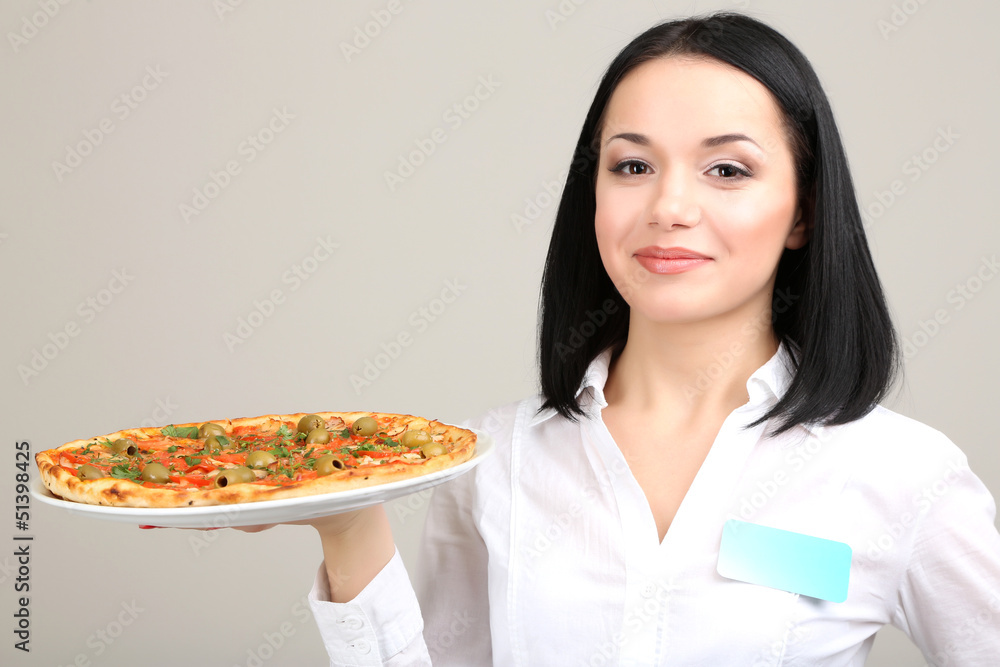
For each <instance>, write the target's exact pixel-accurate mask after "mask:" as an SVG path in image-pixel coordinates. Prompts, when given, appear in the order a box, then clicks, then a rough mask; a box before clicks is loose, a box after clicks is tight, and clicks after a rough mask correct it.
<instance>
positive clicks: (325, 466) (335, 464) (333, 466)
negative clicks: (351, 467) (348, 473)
mask: <svg viewBox="0 0 1000 667" xmlns="http://www.w3.org/2000/svg"><path fill="white" fill-rule="evenodd" d="M343 469H344V462H343V461H341V460H340V457H339V456H337V455H336V454H326V455H325V456H321V457H319V458H318V459H316V465H315V466H314V467H313V470H315V471H316V474H317V475H319V476H320V477H323V476H324V475H329V474H330V473H332V472H333V471H335V470H343Z"/></svg>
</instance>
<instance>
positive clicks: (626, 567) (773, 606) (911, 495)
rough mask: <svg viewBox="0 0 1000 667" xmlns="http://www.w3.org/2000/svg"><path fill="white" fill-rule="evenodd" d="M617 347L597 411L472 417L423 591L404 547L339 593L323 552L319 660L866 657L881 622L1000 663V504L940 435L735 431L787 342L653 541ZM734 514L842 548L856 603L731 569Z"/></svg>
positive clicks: (931, 643) (653, 661) (434, 528)
mask: <svg viewBox="0 0 1000 667" xmlns="http://www.w3.org/2000/svg"><path fill="white" fill-rule="evenodd" d="M609 358H610V356H609V354H608V353H605V354H604V355H602V356H601V357H599V358H598V359H596V360H595V361H594V362H593V364H591V366H590V368H589V369H588V371H587V374H586V377H585V378H584V381H583V383H582V385H581V389H580V396H579V397H580V399H581V405H582V407H583V408H584V409H585V411H586V412H587V415H588V417H587V418H583V419H581V420H579V421H578V422H575V423H574V422H571V421H569V420H567V419H564V418H562V417H560V416H559V415H558V414H557V413H555V412H554V411H552V410H546V411H542V412H541V413H539V412H538V408H539V405H540V402H541V401H540V398H539V397H537V396H536V397H533V398H530V399H526V400H524V401H522V402H520V403H516V404H512V405H509V406H506V407H503V408H499V409H496V410H494V411H492V412H490V413H488V414H487V415H485V416H483V417H481V418H480V419H478V420H475V421H472V422H470V424H469V425H470V426H472V427H475V428H480V429H484V430H486V431H488V432H489V433H491V434H492V435H493V437H494V438H495V440H496V444H497V446H496V451H495V452H494V454H493V456H491V457H489V458H487V459H486V460H485V461H483V463H482V464H480V465H479V466H478V467H477V468H476V469H475V470H474V471H473V472H471V473H468V474H466V475H464V476H462V477H460V478H458V479H456V480H454V481H452V482H449V483H447V484H445V485H443V486H440V487H438V488H437V490H436V492H435V494H434V497H433V500H432V503H431V507H430V510H429V512H428V519H427V526H426V529H425V533H424V539H423V543H422V549H421V565H420V567H421V568H422V570H423V571H422V575H423V576H422V577H421V578H420V580H421V581H425V582H426V586H424V587H423V588H424V590H422V591H420V596H419V600H420V604H419V606H418V604H417V599H418V598H417V596H415V594H414V592H413V589H412V587H411V585H410V582H409V579H408V577H407V574H406V571H405V569H404V567H403V564H402V561H401V560H400V558H399V554H398V553H397V554H396V556H395V557H394V558H393V560H392V561H390V563H389V564H388V565H387V566H386V567H385V568H384V569H383V570H382V572H381V573H379V575H378V576H377V577H376V578H375V579H374V580H373V581H372V582H371V584H369V586H368V587H367V588H365V590H364V591H362V592H361V594H360V595H358V597H357V598H355V599H354V600H353V601H351V602H349V603H343V604H338V603H332V602H329V601H328V600H329V598H328V597H327V594H328V590H329V589H328V586H329V583H328V581H327V578H326V574H325V571H324V568H323V567H320V569H319V574H318V576H317V581H316V583H315V585H314V587H313V590H312V592H311V593H310V601H311V605H312V609H313V612H314V615H315V618H316V621H317V623H318V625H319V629H320V632H321V634H322V636H323V640H324V643H325V645H326V648H327V651H328V653H329V654H330V660H331V663H330V664H331V665H383V664H384V665H427V664H430V662H431V660H432V659H433V664H434V665H438V666H440V665H462V666H464V667H478V666H480V665H492V664H496V665H502V666H507V665H560V666H562V665H567V666H573V667H576V666H580V667H584V666H587V667H591V666H599V665H621V666H625V665H643V666H647V665H698V666H702V665H719V666H723V665H726V666H729V665H741V666H742V665H747V666H750V667H756V666H765V665H766V666H777V665H782V666H784V667H792V666H796V667H799V666H801V667H806V666H809V667H816V666H818V665H829V666H833V665H838V666H839V665H844V666H848V665H852V666H860V665H863V664H864V662H865V658H866V656H867V655H868V652H869V650H870V649H871V647H872V643H873V641H874V637H875V633H876V632H877V631H878V629H879V628H881V627H882V626H883V625H885V624H886V623H891V624H893V625H894V626H896V627H898V628H900V629H902V630H903V632H905V633H906V634H907V635H908V636H909V637H910V638H911V639H912V640H913V641H914V642H915V643H916V645H917V646H918V647H919V648H920V649H921V651H923V653H924V656H925V658H926V659H927V660H928V661H929V662H930V663H931V664H932V665H949V666H953V665H959V666H962V667H979V666H982V667H987V666H988V667H996V665H1000V534H998V533H997V529H996V527H995V526H994V518H995V515H996V505H995V502H994V500H993V498H992V497H991V495H990V493H989V491H988V490H987V489H986V487H985V486H984V485H983V483H982V482H981V481H980V480H979V479H978V478H977V477H976V476H975V475H974V474H973V473H972V472H971V471H970V470H969V467H968V464H967V461H966V457H965V455H964V454H963V453H962V452H961V451H960V450H959V449H958V448H957V447H956V446H955V445H954V444H952V442H951V441H949V440H948V439H947V438H946V437H945V436H944V435H942V434H941V433H939V432H938V431H935V430H934V429H931V428H930V427H928V426H925V425H923V424H921V423H919V422H916V421H913V420H911V419H908V418H906V417H903V416H901V415H898V414H896V413H894V412H891V411H889V410H886V409H884V408H882V407H878V408H876V409H875V410H874V411H873V412H871V413H870V414H868V415H867V416H865V417H864V418H862V419H860V420H858V421H856V422H853V423H851V424H847V425H842V426H833V427H814V426H797V427H795V428H793V429H791V430H790V431H787V432H785V433H784V434H782V435H780V436H778V437H775V438H770V437H766V436H764V432H765V429H766V428H767V427H768V426H769V425H768V424H762V425H760V426H757V427H754V428H751V429H744V428H743V425H744V424H747V423H749V422H752V421H753V420H754V419H756V418H757V417H758V416H760V415H762V414H764V412H766V411H767V409H768V408H770V407H771V406H772V405H774V404H775V403H776V402H777V400H778V397H779V396H781V395H782V393H783V392H784V390H785V389H786V387H787V386H788V384H789V382H790V380H791V374H790V371H789V369H790V368H791V367H790V365H789V357H788V352H787V350H786V349H785V348H784V347H783V346H782V347H781V348H780V349H779V350H778V352H777V353H776V354H775V355H774V357H772V358H771V359H770V361H768V362H767V363H766V364H765V365H764V366H762V367H761V368H759V369H758V370H757V371H756V372H755V373H754V374H753V375H752V376H751V377H750V379H749V380H748V381H747V392H748V394H749V397H750V398H749V401H748V402H747V403H746V404H745V405H743V406H742V407H740V408H738V409H736V410H734V411H733V412H732V413H731V414H730V415H729V417H728V418H727V419H726V421H725V422H724V423H723V425H722V429H721V430H720V431H719V434H718V437H717V438H716V440H715V442H714V443H713V445H712V448H711V450H710V452H709V454H708V457H707V458H706V459H705V461H704V463H703V464H702V466H701V469H700V470H699V471H698V474H697V476H696V477H695V479H694V482H693V483H692V485H691V487H690V489H689V490H688V492H687V495H686V496H685V497H684V500H683V502H682V503H681V505H680V507H679V508H678V510H677V514H676V516H675V517H674V520H673V522H672V524H671V525H670V528H669V530H668V532H667V534H666V537H665V538H664V540H663V542H662V543H661V542H659V539H658V534H657V529H656V524H655V522H654V519H653V515H652V512H651V510H650V508H649V504H648V502H647V501H646V497H645V495H644V494H643V491H642V489H641V488H640V487H639V484H638V483H637V482H636V480H635V478H634V477H633V476H632V474H631V472H630V470H629V468H628V465H627V464H626V462H625V459H624V458H623V456H622V453H621V451H620V450H619V449H618V447H617V446H616V445H615V443H614V441H613V440H612V438H611V435H610V434H609V433H608V430H607V428H606V427H605V425H604V422H603V421H602V419H601V409H602V408H604V407H605V406H606V405H607V403H606V402H605V399H604V393H603V388H604V384H605V381H606V380H607V373H608V362H609ZM728 519H740V520H743V521H748V522H752V523H755V524H761V525H764V526H770V527H773V528H779V529H783V530H787V531H794V532H797V533H803V534H807V535H811V536H815V537H820V538H825V539H828V540H834V541H837V542H843V543H846V544H847V545H849V546H850V547H851V549H852V556H851V561H850V570H849V579H848V588H847V599H846V600H845V601H843V602H830V601H827V600H822V599H818V598H814V597H807V596H806V595H802V594H799V593H794V592H786V591H783V590H777V589H775V588H769V587H767V586H763V585H756V584H752V583H745V582H743V581H736V580H734V579H728V578H725V577H723V576H721V575H720V574H719V573H718V571H717V563H718V561H719V552H720V541H721V535H722V529H723V524H724V523H725V522H726V521H727V520H728ZM421 609H422V610H423V615H421Z"/></svg>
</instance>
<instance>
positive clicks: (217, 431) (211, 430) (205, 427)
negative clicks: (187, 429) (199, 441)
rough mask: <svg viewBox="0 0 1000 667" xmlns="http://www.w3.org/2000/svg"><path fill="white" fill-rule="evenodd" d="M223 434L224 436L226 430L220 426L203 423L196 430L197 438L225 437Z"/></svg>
mask: <svg viewBox="0 0 1000 667" xmlns="http://www.w3.org/2000/svg"><path fill="white" fill-rule="evenodd" d="M225 434H226V429H225V428H223V426H222V424H214V423H212V422H205V423H204V424H202V425H201V426H200V427H199V428H198V437H199V438H204V437H207V436H210V435H225Z"/></svg>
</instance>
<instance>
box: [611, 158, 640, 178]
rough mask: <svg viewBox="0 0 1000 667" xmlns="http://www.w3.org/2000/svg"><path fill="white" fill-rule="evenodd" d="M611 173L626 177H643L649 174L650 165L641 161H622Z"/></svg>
mask: <svg viewBox="0 0 1000 667" xmlns="http://www.w3.org/2000/svg"><path fill="white" fill-rule="evenodd" d="M609 171H611V172H612V173H615V174H624V175H626V176H642V175H643V174H648V173H649V165H648V164H646V163H645V162H640V161H639V160H622V161H621V162H619V163H618V164H616V165H615V166H614V167H612V168H611V169H610V170H609Z"/></svg>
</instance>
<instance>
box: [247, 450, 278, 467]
mask: <svg viewBox="0 0 1000 667" xmlns="http://www.w3.org/2000/svg"><path fill="white" fill-rule="evenodd" d="M276 460H277V459H275V458H274V454H272V453H271V452H265V451H263V450H257V451H253V452H250V453H249V454H247V467H248V468H266V467H267V466H269V465H271V464H272V463H274V462H275V461H276Z"/></svg>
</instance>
